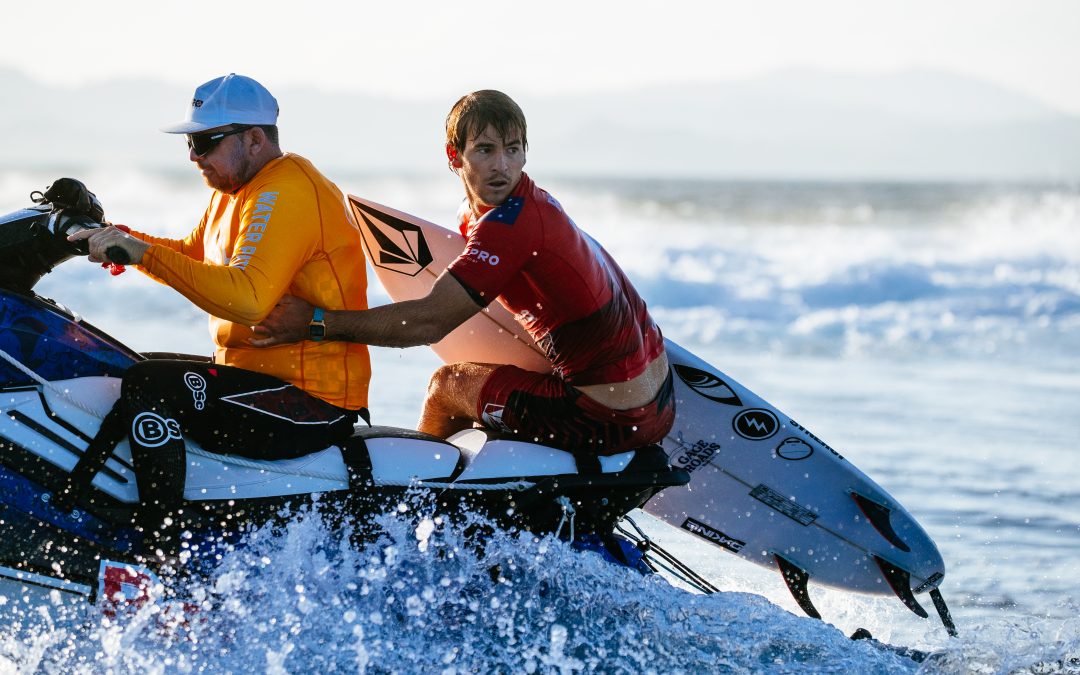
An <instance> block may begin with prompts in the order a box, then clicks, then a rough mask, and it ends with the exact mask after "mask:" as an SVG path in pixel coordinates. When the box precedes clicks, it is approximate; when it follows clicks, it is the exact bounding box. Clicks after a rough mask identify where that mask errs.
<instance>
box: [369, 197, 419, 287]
mask: <svg viewBox="0 0 1080 675" xmlns="http://www.w3.org/2000/svg"><path fill="white" fill-rule="evenodd" d="M349 204H350V205H351V206H352V209H353V213H354V214H356V217H357V219H358V220H359V221H361V223H360V232H361V234H363V235H364V247H365V248H366V249H367V252H368V260H370V261H371V264H372V265H374V266H376V267H381V268H383V269H387V270H392V271H394V272H398V273H399V274H405V275H407V276H410V277H415V276H416V275H417V274H419V273H420V270H422V269H424V268H425V267H427V266H428V265H430V264H431V261H432V260H433V258H432V256H431V250H430V249H429V248H428V244H427V241H425V240H424V234H423V232H421V231H420V228H419V227H418V226H416V225H413V224H412V223H407V222H405V221H404V220H402V219H400V218H395V217H394V216H391V215H389V214H386V213H382V212H380V211H376V210H375V209H373V208H371V207H370V206H368V205H366V204H361V203H360V202H357V201H355V200H352V199H350V200H349Z"/></svg>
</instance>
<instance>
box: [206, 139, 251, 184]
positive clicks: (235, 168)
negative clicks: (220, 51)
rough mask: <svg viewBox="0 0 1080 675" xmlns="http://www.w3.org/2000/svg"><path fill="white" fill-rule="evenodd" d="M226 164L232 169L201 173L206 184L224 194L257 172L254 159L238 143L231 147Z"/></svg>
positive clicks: (244, 182) (245, 181)
mask: <svg viewBox="0 0 1080 675" xmlns="http://www.w3.org/2000/svg"><path fill="white" fill-rule="evenodd" d="M226 165H227V166H229V167H231V169H232V170H231V171H229V172H227V173H219V172H217V171H213V170H211V172H209V173H204V174H203V178H204V180H205V181H206V184H207V186H209V187H211V188H213V189H215V190H217V191H218V192H224V193H225V194H233V193H234V192H236V191H237V190H239V189H240V188H242V187H243V186H244V185H245V184H246V183H247V182H248V181H249V180H251V179H252V177H254V176H255V174H256V173H258V172H259V171H258V168H256V167H255V162H254V160H252V159H251V158H250V157H248V156H247V155H246V154H245V153H244V148H243V146H242V145H241V144H239V143H237V144H235V146H234V147H233V150H232V157H230V158H229V161H228V162H227V164H226Z"/></svg>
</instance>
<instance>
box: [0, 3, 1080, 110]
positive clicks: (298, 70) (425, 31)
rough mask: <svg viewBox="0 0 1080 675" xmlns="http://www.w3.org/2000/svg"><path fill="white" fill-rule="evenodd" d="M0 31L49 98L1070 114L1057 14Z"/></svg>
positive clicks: (144, 20)
mask: <svg viewBox="0 0 1080 675" xmlns="http://www.w3.org/2000/svg"><path fill="white" fill-rule="evenodd" d="M12 4H14V6H11V5H12ZM4 25H5V30H4V34H3V41H2V45H3V46H2V47H0V67H5V66H6V67H12V68H15V69H18V70H21V71H23V72H26V73H28V74H30V75H32V76H34V77H35V78H38V79H42V80H45V81H49V82H52V83H64V84H77V83H83V82H88V81H100V80H107V79H113V78H116V77H118V76H139V77H149V78H155V79H162V80H167V81H171V82H176V83H181V84H189V85H191V86H192V88H194V86H195V85H197V84H199V83H200V82H203V81H205V80H208V79H210V78H212V77H215V76H217V75H219V74H223V73H226V72H229V71H234V72H239V73H243V74H247V75H251V76H253V77H256V78H257V79H259V80H261V81H263V82H264V83H265V84H267V85H268V86H269V87H270V88H271V89H273V88H274V87H275V86H281V85H283V84H296V83H302V82H306V83H310V84H315V85H318V86H321V87H324V88H333V89H358V90H364V91H368V92H373V93H382V94H392V95H395V96H410V97H423V98H428V97H439V98H448V97H452V96H454V95H457V94H459V93H463V92H464V91H467V90H471V89H476V88H481V87H495V88H502V89H506V90H507V91H512V92H519V93H520V92H525V91H527V92H530V93H548V92H559V91H580V90H587V89H597V88H611V87H622V86H627V85H637V84H646V83H658V82H686V81H692V82H708V81H717V80H729V79H735V78H743V77H750V76H754V75H759V74H762V73H766V72H769V71H773V70H778V69H784V68H792V67H818V68H828V69H843V70H849V71H850V70H853V71H860V72H866V71H871V72H873V71H885V70H892V69H898V68H907V67H932V68H942V69H946V70H951V71H954V72H958V73H963V74H967V75H975V76H978V77H981V78H983V79H987V80H990V81H992V82H996V83H999V84H1004V85H1007V86H1010V87H1014V88H1017V89H1020V90H1022V91H1024V92H1027V93H1029V94H1033V95H1035V96H1037V97H1038V98H1040V99H1042V100H1043V101H1045V102H1047V103H1050V104H1052V105H1054V106H1056V107H1058V108H1060V109H1062V110H1066V111H1070V112H1073V113H1080V40H1078V39H1077V38H1076V35H1077V30H1078V28H1080V2H1075V1H1073V0H1019V1H1013V0H897V1H895V2H883V1H878V0H850V1H849V0H793V1H787V0H753V1H752V2H747V1H746V0H740V1H739V2H727V1H718V0H714V1H712V2H677V1H669V2H657V1H654V2H639V1H637V0H620V1H619V2H607V1H599V2H597V1H592V0H572V1H567V0H541V1H538V2H532V3H525V2H511V1H507V0H502V1H492V0H483V1H481V2H462V1H458V2H452V1H450V0H444V1H443V2H430V1H427V0H424V1H420V2H409V1H407V0H384V1H380V2H368V1H361V0H355V1H353V2H319V1H317V0H307V1H297V0H288V1H282V0H262V1H259V2H249V1H248V0H236V1H233V2H224V1H221V0H215V1H212V2H211V1H207V0H182V1H181V2H164V3H158V2H146V0H137V1H136V0H99V1H97V2H86V1H85V0H48V1H47V2H44V3H40V2H38V3H30V2H27V1H26V0H19V2H18V4H15V3H9V5H8V6H6V7H5V8H4Z"/></svg>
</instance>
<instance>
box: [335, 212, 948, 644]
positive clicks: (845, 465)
mask: <svg viewBox="0 0 1080 675" xmlns="http://www.w3.org/2000/svg"><path fill="white" fill-rule="evenodd" d="M348 203H349V207H350V210H351V212H352V215H353V216H354V217H355V219H356V222H357V225H358V226H359V227H360V231H361V233H362V235H363V239H364V244H365V247H366V249H367V253H368V256H369V261H370V263H371V265H372V267H373V268H374V271H375V275H376V276H377V277H378V279H379V281H380V282H381V283H382V285H383V287H384V288H385V289H386V291H387V293H388V295H389V296H390V298H391V299H393V300H394V301H400V300H408V299H414V298H420V297H423V296H424V295H426V294H427V292H428V291H429V290H430V288H431V286H432V284H433V283H434V282H435V279H436V278H438V276H439V275H440V274H441V273H442V272H443V271H444V270H445V269H446V267H447V265H448V264H449V263H450V262H452V261H453V260H454V259H455V258H456V257H457V256H458V255H460V253H461V252H462V250H464V246H465V239H464V238H463V237H462V236H461V235H460V234H459V233H457V232H454V231H451V230H448V229H446V228H443V227H440V226H438V225H435V224H434V223H430V222H427V221H425V220H423V219H420V218H417V217H415V216H412V215H409V214H407V213H404V212H402V211H398V210H396V209H392V208H389V207H386V206H382V205H380V204H377V203H375V202H371V201H368V200H366V199H362V198H360V197H356V196H352V195H350V196H349V197H348ZM661 328H663V327H662V326H661ZM665 346H666V348H667V354H668V359H669V361H670V363H671V368H672V371H673V373H674V376H675V377H674V383H675V397H676V406H677V416H676V420H675V425H674V427H673V428H672V430H671V432H670V433H669V434H668V436H667V438H665V439H664V441H663V443H662V445H663V447H664V450H665V451H666V452H667V453H668V459H669V462H670V463H671V464H672V465H674V466H676V467H681V468H684V469H686V470H688V471H690V472H691V481H690V483H689V484H688V485H687V486H685V487H681V488H668V489H666V490H664V491H662V492H660V493H659V494H657V495H656V496H655V497H653V498H652V499H651V500H650V501H649V502H648V503H647V504H646V505H645V507H644V510H645V511H646V512H648V513H650V514H652V515H654V516H656V517H658V518H660V519H661V520H663V521H665V522H667V523H669V524H671V525H673V526H675V527H678V528H681V529H683V530H686V531H687V532H690V533H691V534H693V535H695V536H696V537H699V538H700V539H701V540H702V541H704V542H707V543H708V544H709V545H710V546H712V547H714V548H715V549H716V550H717V552H718V553H719V552H721V551H722V552H725V553H731V554H734V555H737V556H739V557H741V558H744V559H746V560H749V561H751V562H753V563H756V564H758V565H763V566H765V567H769V568H772V569H776V570H777V571H779V572H780V573H781V575H782V576H783V579H784V581H785V582H786V583H787V585H788V588H789V589H790V590H791V592H792V594H793V595H794V597H795V599H796V601H798V603H799V605H800V606H801V607H802V608H803V610H804V611H806V612H807V614H810V615H811V616H819V615H818V614H817V611H816V609H815V608H814V607H813V603H812V602H811V600H810V597H809V594H808V591H807V584H808V582H809V581H810V580H813V581H814V582H815V583H820V584H824V585H826V586H830V587H834V588H839V589H845V590H850V591H856V592H862V593H872V594H895V595H897V596H898V597H899V598H900V599H901V600H902V601H903V602H904V604H905V605H907V606H908V607H909V608H910V609H911V610H912V611H913V612H915V613H916V614H919V615H920V616H923V617H925V616H927V614H926V611H925V610H924V609H923V608H922V606H921V605H920V604H919V602H918V600H917V599H916V598H915V595H917V594H920V593H924V592H927V591H929V592H930V593H931V598H932V599H933V600H934V604H935V606H936V607H937V609H938V611H939V613H940V614H941V616H942V620H943V621H945V623H946V626H949V627H950V631H952V628H951V623H950V622H949V621H948V620H947V610H946V609H945V607H944V602H943V601H941V602H940V604H939V599H940V593H938V591H937V588H938V586H939V585H940V583H941V581H942V580H943V579H944V576H945V566H944V562H943V560H942V557H941V554H940V553H939V552H938V549H937V547H936V545H935V544H934V542H933V540H932V539H931V538H930V536H929V535H928V534H927V533H926V531H925V530H924V529H923V528H922V527H921V526H920V525H919V524H918V522H916V520H915V519H914V517H912V516H911V514H910V513H909V512H908V511H907V510H906V509H905V508H904V507H903V506H901V505H900V504H899V503H898V502H897V501H896V500H895V499H894V498H892V497H891V496H890V495H889V494H888V493H887V492H886V491H885V490H884V489H883V488H881V487H880V486H879V485H877V484H876V483H875V482H874V481H873V480H871V479H870V478H869V477H867V476H866V475H865V474H863V473H862V472H861V471H859V469H857V468H856V467H854V466H853V465H852V464H851V463H850V462H849V461H848V460H847V459H845V458H844V457H843V456H842V455H841V454H840V453H839V452H838V451H836V450H835V449H833V448H832V447H831V446H829V445H828V444H827V443H825V442H824V441H823V440H821V439H820V438H818V437H817V436H815V435H814V434H813V433H812V432H810V431H809V430H808V429H807V428H806V427H804V426H803V425H802V424H801V423H799V422H797V421H796V420H795V418H793V417H790V416H788V415H786V414H784V413H782V412H781V411H779V410H777V409H776V408H775V407H773V406H772V405H770V404H769V403H768V402H767V401H765V400H764V399H763V398H761V397H760V396H758V395H757V394H755V393H753V392H752V391H750V390H749V389H747V388H746V387H744V386H742V385H741V384H739V383H738V382H736V381H735V380H734V379H732V378H730V377H728V376H727V375H725V374H724V373H723V372H721V371H720V370H718V369H716V368H714V367H713V366H712V365H710V364H708V363H706V362H704V361H703V360H702V359H700V358H698V357H697V356H695V355H694V354H692V353H691V352H689V351H688V350H686V349H684V348H682V347H680V346H679V345H677V344H676V343H674V342H673V341H671V340H670V339H667V340H665ZM432 349H434V351H435V353H436V354H437V355H438V356H439V357H440V358H441V359H442V360H443V361H445V362H447V363H450V362H455V361H473V362H482V363H512V364H515V365H518V366H521V367H523V368H527V369H531V370H537V371H540V372H546V371H549V370H550V363H549V362H548V360H547V358H546V357H545V356H544V354H543V353H542V352H541V351H540V349H539V348H538V347H537V346H536V345H535V344H534V343H533V342H532V340H531V338H530V337H529V336H528V334H527V333H525V331H524V330H523V329H522V328H521V327H520V326H519V325H518V323H517V322H516V321H515V320H514V317H513V315H511V313H510V312H509V311H507V310H506V309H505V308H504V307H503V306H502V305H500V304H499V303H498V302H494V303H492V304H491V305H489V306H488V307H487V308H486V309H484V310H483V311H481V312H479V313H478V314H476V315H475V316H474V317H473V318H472V319H470V320H469V321H468V322H466V323H465V324H463V325H462V326H460V327H458V328H457V329H456V330H454V331H453V332H451V333H450V334H449V335H447V336H446V338H444V339H443V340H442V341H441V342H439V343H437V344H435V345H433V346H432Z"/></svg>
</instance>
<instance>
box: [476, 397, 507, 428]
mask: <svg viewBox="0 0 1080 675" xmlns="http://www.w3.org/2000/svg"><path fill="white" fill-rule="evenodd" d="M502 416H503V406H501V405H496V404H494V403H487V404H485V405H484V412H483V413H482V414H481V415H480V418H481V420H480V421H482V422H483V423H484V424H485V425H487V426H488V427H491V428H492V429H497V430H499V431H510V427H508V426H506V423H505V422H503V418H502Z"/></svg>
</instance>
